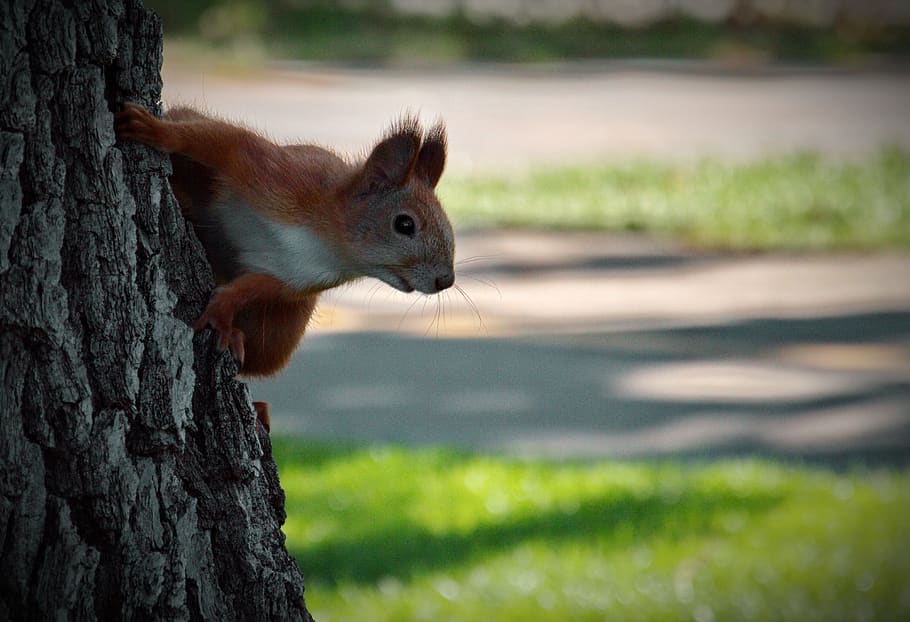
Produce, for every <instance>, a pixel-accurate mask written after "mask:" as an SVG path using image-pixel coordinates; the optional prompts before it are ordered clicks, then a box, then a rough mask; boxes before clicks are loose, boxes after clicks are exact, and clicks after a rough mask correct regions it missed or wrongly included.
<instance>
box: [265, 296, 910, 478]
mask: <svg viewBox="0 0 910 622" xmlns="http://www.w3.org/2000/svg"><path fill="white" fill-rule="evenodd" d="M251 390H252V393H253V395H254V398H255V399H260V400H267V401H270V402H272V419H273V425H274V430H275V433H277V434H288V435H295V436H301V437H306V438H310V439H338V440H354V441H361V442H393V443H408V444H446V445H456V446H464V447H469V448H475V449H482V450H490V451H497V452H506V453H510V454H516V455H543V456H550V457H557V458H586V457H617V458H619V457H621V458H656V457H696V458H697V457H705V458H707V457H711V458H714V457H723V456H753V455H764V456H774V457H778V458H785V459H793V460H799V461H809V462H818V463H823V464H825V465H829V466H847V465H850V464H854V463H857V462H863V463H867V464H872V465H876V464H888V465H904V464H910V312H891V313H868V314H856V315H843V316H828V317H815V318H808V319H777V318H765V319H757V320H747V321H740V322H734V323H718V324H713V325H706V326H697V327H684V328H670V329H655V330H642V331H636V332H605V333H591V334H585V335H571V336H565V335H562V336H558V337H557V336H548V335H538V336H534V337H526V338H511V339H506V338H488V339H478V340H474V339H438V338H436V339H434V338H428V339H419V338H412V337H403V336H401V335H396V334H386V333H339V334H321V335H314V336H312V337H309V338H308V339H307V340H306V341H305V343H304V346H303V347H302V349H301V351H300V352H299V353H298V355H297V356H296V357H295V359H294V361H293V362H292V364H291V366H290V367H289V368H288V370H287V371H285V372H284V373H283V374H282V375H281V376H279V377H278V378H277V379H274V380H270V381H262V382H255V383H251Z"/></svg>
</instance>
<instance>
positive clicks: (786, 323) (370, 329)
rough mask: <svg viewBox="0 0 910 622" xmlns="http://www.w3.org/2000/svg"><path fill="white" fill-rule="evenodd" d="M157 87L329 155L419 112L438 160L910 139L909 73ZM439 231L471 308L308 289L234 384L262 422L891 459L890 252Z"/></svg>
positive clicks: (557, 446) (288, 80) (540, 159)
mask: <svg viewBox="0 0 910 622" xmlns="http://www.w3.org/2000/svg"><path fill="white" fill-rule="evenodd" d="M164 97H165V101H166V102H168V103H175V102H182V103H195V104H196V105H202V106H205V107H207V108H209V109H211V110H213V111H217V112H219V113H221V114H223V115H226V116H229V117H232V118H236V119H242V120H244V121H245V122H247V123H248V124H250V125H253V126H254V127H257V128H260V129H263V130H265V131H267V132H268V133H269V134H270V135H272V136H273V137H275V138H276V139H278V140H281V141H287V142H295V141H298V140H315V141H317V142H321V143H323V144H328V145H333V146H335V147H337V148H339V149H340V150H342V151H356V150H359V149H361V148H363V147H364V146H367V145H369V143H370V142H371V141H372V140H373V139H374V138H375V137H376V136H377V135H378V134H379V133H380V128H382V127H383V125H384V124H385V123H386V122H387V121H388V119H390V118H392V117H394V116H395V115H396V114H398V113H399V112H400V111H401V110H403V109H405V108H410V109H416V110H420V112H421V113H422V114H423V116H424V117H425V118H427V119H428V120H432V119H433V118H435V117H436V116H437V115H439V116H443V117H444V118H445V119H446V121H447V122H448V125H449V130H450V140H451V146H450V148H451V156H452V157H451V163H452V169H453V170H454V171H455V172H456V173H457V172H464V173H467V172H477V171H488V170H497V169H499V170H501V169H512V168H525V167H529V166H545V165H547V164H548V163H553V162H566V161H573V160H581V161H583V160H587V159H590V158H592V157H603V158H627V157H635V156H646V157H656V158H691V157H699V156H701V155H706V154H711V155H717V156H722V157H731V158H738V157H747V158H751V157H756V156H760V155H761V154H764V153H774V152H779V151H792V150H793V149H800V148H815V149H820V150H822V151H823V152H825V153H828V154H830V155H832V156H834V157H847V158H850V157H859V156H862V155H864V154H867V153H869V152H871V151H873V150H875V149H878V148H879V147H880V146H881V145H882V144H884V143H892V144H895V143H896V144H902V145H905V146H910V124H908V122H907V120H908V112H907V111H908V110H910V80H908V77H907V76H906V75H904V74H864V73H850V72H820V73H811V72H810V73H800V72H791V71H769V72H763V73H761V74H754V75H720V74H714V73H711V72H694V73H693V72H654V71H640V70H628V69H616V68H613V69H610V68H607V69H604V68H600V69H597V70H591V69H590V68H584V67H581V68H579V67H574V68H562V69H560V70H553V71H538V72H521V71H514V70H511V69H501V68H500V69H489V68H484V69H478V68H473V69H459V70H455V71H449V72H414V71H411V72H403V71H384V72H368V71H357V70H350V69H327V68H309V69H305V70H303V71H295V72H287V71H285V72H275V73H271V74H269V75H266V76H258V77H256V78H254V79H250V78H245V79H237V78H231V79H226V78H213V77H211V76H205V77H203V76H201V75H198V74H189V73H182V72H178V71H175V70H172V69H169V70H168V71H166V72H165V94H164ZM458 249H459V251H458V257H457V259H458V260H459V261H460V262H461V263H460V265H459V266H458V268H457V272H458V284H459V285H460V286H461V287H462V288H463V289H464V292H465V294H466V295H467V296H468V297H469V298H470V302H469V301H468V300H467V299H466V298H465V297H463V296H462V295H461V294H459V293H458V292H454V291H452V292H449V293H447V294H446V295H443V296H441V297H435V298H422V297H415V296H414V295H411V296H405V295H403V294H398V293H396V292H393V291H391V290H390V289H389V288H388V287H386V286H384V285H378V284H375V283H371V282H364V283H361V284H357V285H355V286H351V287H348V288H344V289H342V290H339V291H336V292H333V293H332V295H330V296H327V297H326V299H325V301H324V302H323V304H322V306H321V307H320V310H319V313H318V316H317V318H316V321H315V322H314V324H313V326H312V327H311V329H310V331H309V333H308V335H307V338H306V339H305V342H304V345H303V346H302V347H301V349H300V350H299V351H298V353H297V355H296V356H295V358H294V360H293V362H292V364H291V365H290V367H289V368H288V369H287V370H286V371H285V372H283V373H282V374H281V375H280V376H278V377H277V378H276V379H274V380H269V381H264V382H256V383H251V391H252V393H253V395H254V397H255V399H258V400H267V401H270V402H271V403H272V419H273V430H274V431H275V433H280V434H293V435H299V436H301V437H305V438H319V439H346V440H355V441H367V442H384V441H389V442H405V443H416V444H447V445H452V444H454V445H461V446H466V447H474V448H481V449H485V450H492V451H502V452H508V453H513V454H518V455H546V456H554V457H560V458H574V457H588V456H599V457H600V456H607V457H623V458H627V457H667V456H670V457H686V458H688V457H715V456H742V455H753V454H759V455H774V456H778V457H785V458H792V459H796V460H812V461H816V460H817V461H822V462H825V463H835V464H850V463H852V462H853V461H855V460H864V461H868V462H872V463H888V464H894V463H906V462H908V460H907V458H908V457H910V285H908V283H910V256H908V255H906V254H903V255H901V254H897V255H889V254H884V255H882V254H873V255H864V254H833V255H832V254H825V255H817V254H812V255H803V254H759V255H737V254H712V253H699V252H694V251H692V250H690V249H686V248H683V247H677V246H674V245H671V244H667V243H664V242H656V241H653V240H649V239H646V238H641V237H631V238H626V237H616V236H607V235H599V234H573V235H567V234H534V235H532V234H519V233H514V232H487V233H477V232H474V233H471V232H459V235H458Z"/></svg>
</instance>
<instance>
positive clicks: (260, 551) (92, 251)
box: [0, 0, 310, 620]
mask: <svg viewBox="0 0 910 622" xmlns="http://www.w3.org/2000/svg"><path fill="white" fill-rule="evenodd" d="M161 53H162V36H161V26H160V22H159V20H158V19H157V17H156V16H155V15H154V14H153V13H151V12H149V11H147V10H146V9H144V8H143V7H142V5H141V2H140V1H139V0H91V1H89V0H78V1H75V2H73V1H72V0H69V1H67V0H32V1H28V0H5V1H4V2H2V3H0V164H2V168H0V620H7V619H12V620H44V619H71V620H121V619H122V620H143V619H165V620H234V619H237V620H309V619H310V617H309V614H308V613H307V611H306V607H305V604H304V601H303V580H302V578H301V576H300V573H299V571H298V569H297V567H296V565H295V563H294V561H293V560H292V559H291V558H290V556H289V555H288V553H287V551H286V549H285V547H284V536H283V534H282V533H281V531H280V526H281V524H282V523H283V522H284V518H285V514H284V493H283V492H282V490H281V488H280V486H279V483H278V476H277V470H276V468H275V464H274V462H273V460H272V457H271V446H270V444H269V440H268V437H267V435H265V434H264V433H262V432H257V428H256V421H255V415H254V414H253V411H252V407H251V402H250V397H249V394H248V391H247V389H246V387H245V385H243V384H241V383H239V382H237V381H235V380H233V379H232V377H233V375H234V374H235V373H236V367H235V365H234V363H233V361H231V359H230V357H229V356H228V355H227V354H218V353H216V351H215V350H214V348H213V344H214V340H213V335H212V334H211V331H203V332H202V333H200V334H198V335H196V336H195V337H194V335H193V332H192V330H191V329H190V328H189V326H188V324H189V323H190V322H191V321H192V320H193V319H194V318H195V317H197V316H198V314H199V313H200V312H201V311H202V309H203V307H204V305H205V302H206V300H207V298H208V295H209V293H210V292H211V290H212V287H213V281H212V277H211V272H210V269H209V267H208V265H207V263H206V261H205V258H204V254H203V253H202V249H201V247H200V246H199V244H198V241H197V240H196V239H195V236H194V234H193V232H192V230H191V229H190V228H189V227H188V225H187V224H186V222H185V221H184V220H183V218H182V217H181V215H180V212H179V208H178V206H177V204H176V202H175V200H174V198H173V195H172V194H171V191H170V188H169V186H168V183H167V174H168V173H169V171H170V164H169V162H168V160H167V158H165V157H164V156H162V155H161V154H159V153H156V152H154V151H152V150H150V149H148V148H147V147H144V146H141V145H133V144H130V145H115V140H114V132H113V129H112V123H113V115H112V111H113V110H114V108H115V106H116V105H117V104H118V103H119V102H122V101H125V100H132V101H138V102H140V103H143V104H145V105H146V106H148V107H149V108H150V109H151V110H155V109H156V108H160V105H159V104H158V100H159V97H160V91H161V79H160V74H159V71H160V66H161ZM159 112H160V110H159Z"/></svg>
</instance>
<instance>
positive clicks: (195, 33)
mask: <svg viewBox="0 0 910 622" xmlns="http://www.w3.org/2000/svg"><path fill="white" fill-rule="evenodd" d="M146 4H147V5H148V6H149V7H151V8H152V9H154V10H155V11H157V12H158V13H159V15H161V17H162V20H163V22H164V27H165V33H166V34H167V35H168V37H169V38H173V37H176V38H179V39H183V40H192V41H196V42H200V43H203V44H205V45H206V46H214V47H216V48H219V49H220V50H222V51H224V50H226V49H227V50H230V48H232V47H233V46H234V45H236V44H237V43H238V42H239V44H240V45H241V46H242V47H243V48H244V49H247V50H249V49H251V47H250V44H253V46H254V47H258V48H260V49H262V50H264V51H265V52H266V54H267V55H268V56H270V57H277V58H284V59H287V58H293V59H306V60H317V61H331V62H356V63H371V64H380V63H388V62H392V63H402V62H403V63H409V64H428V63H439V62H455V61H465V60H472V61H507V62H551V61H559V60H568V59H592V58H641V57H647V58H663V59H677V58H697V59H705V58H708V59H720V60H725V61H729V62H732V63H742V62H746V63H750V62H756V61H758V62H765V61H769V60H772V61H799V62H821V63H830V62H835V63H836V62H851V61H853V60H855V59H858V58H859V59H861V58H864V57H867V56H891V57H896V58H901V57H904V56H906V55H907V54H908V53H910V29H908V28H906V27H895V26H880V27H868V26H867V27H859V26H858V25H852V26H851V25H850V24H846V23H845V24H842V25H840V26H839V27H838V28H827V29H826V28H813V27H806V26H797V25H792V24H787V23H783V22H774V21H766V22H763V23H762V22H759V23H754V24H750V25H749V26H740V27H737V26H735V25H729V24H720V25H714V24H706V23H701V22H698V21H695V20H691V19H685V18H673V19H667V20H664V21H661V22H658V23H655V24H652V25H650V26H648V27H643V28H622V27H619V26H617V25H612V24H609V23H601V22H595V21H592V20H589V19H573V20H570V21H568V22H564V23H558V24H546V23H541V22H531V23H525V24H519V23H512V22H509V21H505V20H502V19H490V20H476V19H469V18H468V17H467V16H466V15H465V14H464V13H458V12H456V13H453V14H451V15H448V16H442V17H421V16H406V15H400V14H396V13H395V12H394V11H392V10H390V9H389V8H388V7H387V6H384V4H383V3H377V2H373V3H357V4H360V5H361V6H359V7H355V6H353V5H351V6H347V7H346V6H344V5H345V3H333V2H318V1H316V2H274V1H273V2H254V1H244V0H184V1H183V2H173V0H147V2H146ZM347 4H349V5H350V3H347ZM228 55H229V56H231V54H230V52H228Z"/></svg>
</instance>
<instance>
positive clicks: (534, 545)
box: [275, 439, 910, 621]
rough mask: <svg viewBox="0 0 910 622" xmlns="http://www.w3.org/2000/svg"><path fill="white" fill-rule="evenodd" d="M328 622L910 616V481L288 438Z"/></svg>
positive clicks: (286, 456) (299, 541)
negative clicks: (306, 441)
mask: <svg viewBox="0 0 910 622" xmlns="http://www.w3.org/2000/svg"><path fill="white" fill-rule="evenodd" d="M275 455H276V458H277V460H278V462H279V468H280V473H281V481H282V485H283V486H284V488H285V491H286V493H287V510H288V521H287V523H286V525H285V532H286V533H287V536H288V548H289V550H290V551H291V553H292V554H293V555H294V556H295V558H296V559H297V561H298V563H299V564H300V566H301V568H302V570H303V572H304V575H305V577H306V580H307V603H308V605H309V607H310V608H311V609H312V611H313V612H314V615H315V616H316V618H317V619H318V620H322V621H329V620H354V619H356V620H401V621H405V620H408V621H409V620H421V619H426V620H478V619H482V620H515V621H518V620H527V619H562V620H642V621H646V620H647V621H662V620H799V621H805V620H903V619H907V618H908V616H910V582H908V578H910V535H908V533H907V529H906V517H907V516H908V515H910V472H908V471H887V470H880V471H862V470H857V471H855V472H850V473H846V474H836V473H832V472H827V471H824V470H820V469H810V468H803V467H790V466H784V465H781V464H777V463H773V462H766V461H757V460H741V461H725V462H716V463H703V464H694V465H684V464H679V463H673V462H663V463H629V462H608V461H597V462H579V463H555V462H548V461H542V460H541V461H538V460H534V461H528V460H516V459H510V458H505V457H497V456H489V455H477V454H471V453H463V452H456V451H452V450H446V449H419V450H418V449H405V448H399V447H370V448H355V447H347V448H345V447H334V446H326V445H314V444H301V443H295V442H291V441H287V440H280V439H279V440H278V441H276V443H275Z"/></svg>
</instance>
